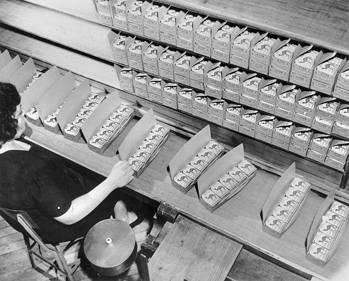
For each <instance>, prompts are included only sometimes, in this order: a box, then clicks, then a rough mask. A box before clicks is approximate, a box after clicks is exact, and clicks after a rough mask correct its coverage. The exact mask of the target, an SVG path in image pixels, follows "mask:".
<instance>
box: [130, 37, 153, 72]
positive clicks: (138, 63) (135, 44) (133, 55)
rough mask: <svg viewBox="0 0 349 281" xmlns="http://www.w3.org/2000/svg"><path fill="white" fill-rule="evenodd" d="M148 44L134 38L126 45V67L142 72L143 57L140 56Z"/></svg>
mask: <svg viewBox="0 0 349 281" xmlns="http://www.w3.org/2000/svg"><path fill="white" fill-rule="evenodd" d="M148 45H149V43H148V42H146V41H143V40H140V39H137V38H134V39H132V40H131V41H130V43H129V44H128V45H127V49H126V53H127V60H128V66H129V67H132V68H135V69H137V70H140V71H143V57H142V54H143V53H144V52H145V50H146V49H147V47H148Z"/></svg>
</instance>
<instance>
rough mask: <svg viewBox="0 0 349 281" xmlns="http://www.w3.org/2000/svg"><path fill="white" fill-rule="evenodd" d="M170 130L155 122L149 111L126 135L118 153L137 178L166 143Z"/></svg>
mask: <svg viewBox="0 0 349 281" xmlns="http://www.w3.org/2000/svg"><path fill="white" fill-rule="evenodd" d="M169 133H170V130H169V129H168V128H166V127H165V126H163V125H161V124H158V123H157V122H156V119H155V116H154V112H153V110H152V109H150V110H149V111H148V112H147V113H146V114H145V115H144V116H143V117H142V118H141V119H140V120H139V121H138V122H137V123H136V125H135V126H133V128H132V129H131V131H130V132H129V133H128V135H127V136H126V138H125V139H124V141H123V142H122V144H121V145H120V147H119V149H118V151H119V155H120V157H121V159H122V160H127V161H128V162H129V163H130V164H131V166H132V169H133V171H134V174H135V175H136V176H137V177H139V176H140V175H141V174H142V172H143V171H144V170H145V169H146V167H147V166H148V165H149V164H150V163H151V161H153V159H154V158H155V157H156V155H157V154H158V153H159V151H160V149H161V148H162V147H163V145H164V144H165V143H166V141H167V139H168V137H169Z"/></svg>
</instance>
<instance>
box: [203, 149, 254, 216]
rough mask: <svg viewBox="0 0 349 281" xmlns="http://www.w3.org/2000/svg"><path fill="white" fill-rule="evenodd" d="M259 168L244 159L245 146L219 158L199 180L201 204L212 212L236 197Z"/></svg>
mask: <svg viewBox="0 0 349 281" xmlns="http://www.w3.org/2000/svg"><path fill="white" fill-rule="evenodd" d="M256 171H257V168H256V167H255V166H254V165H253V164H252V163H251V162H249V161H248V160H246V159H245V157H244V148H243V145H242V144H240V145H239V146H237V147H235V148H234V149H232V150H231V151H229V152H228V153H226V154H225V155H223V156H222V157H221V158H219V159H218V160H217V161H216V162H215V163H214V164H213V165H212V166H211V167H210V168H209V169H208V170H207V171H206V172H205V173H204V174H203V175H202V176H200V178H199V179H198V182H197V183H198V191H199V195H200V202H201V203H202V204H203V205H204V206H205V207H206V208H207V209H208V210H210V211H211V212H213V211H214V210H216V209H217V208H218V207H220V206H221V205H222V204H224V203H225V202H226V201H227V200H229V199H230V198H232V197H233V196H235V195H236V194H237V193H238V192H240V191H241V190H242V188H243V187H244V186H246V185H247V184H248V183H249V182H250V181H251V179H252V178H253V177H254V175H255V174H256Z"/></svg>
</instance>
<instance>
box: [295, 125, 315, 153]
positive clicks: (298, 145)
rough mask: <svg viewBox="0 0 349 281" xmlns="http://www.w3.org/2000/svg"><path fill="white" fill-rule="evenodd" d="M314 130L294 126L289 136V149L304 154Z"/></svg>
mask: <svg viewBox="0 0 349 281" xmlns="http://www.w3.org/2000/svg"><path fill="white" fill-rule="evenodd" d="M313 134H314V132H313V131H312V130H311V129H310V128H306V127H295V128H294V130H293V133H292V136H291V142H290V146H289V151H292V152H294V153H297V154H300V155H302V156H306V153H307V150H308V147H309V143H310V140H311V138H312V136H313Z"/></svg>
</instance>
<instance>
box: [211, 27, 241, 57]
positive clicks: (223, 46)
mask: <svg viewBox="0 0 349 281" xmlns="http://www.w3.org/2000/svg"><path fill="white" fill-rule="evenodd" d="M246 28H247V27H244V30H245V29H246ZM242 31H243V30H241V28H239V27H238V26H235V25H232V24H231V23H227V22H226V23H224V24H223V25H222V26H221V27H220V28H219V29H218V30H217V32H216V33H213V38H212V49H211V58H213V59H216V60H219V61H222V62H226V63H228V62H229V60H230V49H231V38H235V37H236V35H237V34H240V33H241V32H242Z"/></svg>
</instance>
